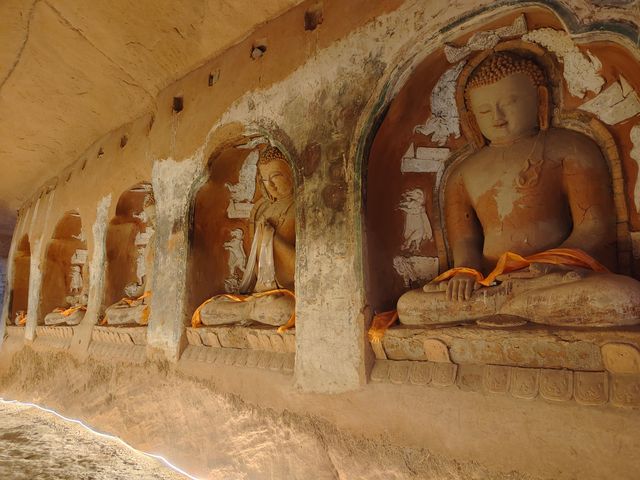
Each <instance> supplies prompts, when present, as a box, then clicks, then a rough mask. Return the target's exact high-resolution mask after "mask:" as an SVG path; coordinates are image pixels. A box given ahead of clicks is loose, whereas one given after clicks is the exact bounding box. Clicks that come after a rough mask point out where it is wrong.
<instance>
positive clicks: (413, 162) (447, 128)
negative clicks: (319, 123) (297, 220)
mask: <svg viewBox="0 0 640 480" xmlns="http://www.w3.org/2000/svg"><path fill="white" fill-rule="evenodd" d="M549 30H552V32H551V33H550V32H549ZM458 31H459V32H460V33H459V35H458V36H457V37H456V36H455V34H453V33H450V34H449V35H450V37H449V38H448V39H447V44H446V45H445V44H444V43H443V44H441V45H440V46H438V47H436V48H434V49H433V50H432V51H431V53H429V54H428V55H427V56H423V57H421V59H420V60H419V61H416V62H415V63H413V65H411V73H410V75H400V76H399V77H398V78H400V79H401V80H399V81H400V82H402V84H401V85H391V86H388V90H391V91H394V92H396V94H395V96H394V97H393V98H392V99H390V100H389V103H388V104H387V105H384V106H383V107H382V108H380V109H379V110H378V111H379V112H380V113H379V115H378V116H377V117H375V118H372V119H371V120H370V122H369V124H370V125H371V128H370V130H368V131H366V132H363V137H366V138H368V139H370V141H369V142H368V144H366V145H365V146H364V148H363V151H364V155H365V157H366V160H365V161H364V165H363V182H362V188H363V191H362V198H363V214H364V222H363V223H364V229H365V236H364V238H365V245H364V251H365V260H364V261H365V272H366V279H365V282H366V288H367V298H368V302H369V304H371V305H372V307H373V308H374V310H376V311H383V310H390V309H394V308H395V306H396V301H397V299H398V298H399V297H400V295H402V293H404V292H406V291H407V290H409V289H412V288H417V287H420V286H422V285H424V284H425V283H426V282H427V281H428V280H429V279H431V278H433V277H434V276H435V275H437V274H438V273H441V272H443V271H444V270H447V269H448V268H449V267H451V266H452V259H451V255H450V252H449V245H448V239H447V232H446V230H445V226H444V220H443V212H444V209H445V208H446V205H444V201H443V195H442V194H443V189H444V185H445V184H446V182H447V176H448V174H449V172H450V171H451V168H452V167H453V166H455V165H456V164H457V163H459V162H460V161H462V160H464V158H466V157H468V156H469V155H470V154H471V153H473V151H474V149H475V148H476V147H475V146H474V139H473V136H472V135H471V131H470V129H469V128H468V121H467V120H468V119H467V118H466V114H467V112H466V110H465V108H464V85H463V83H464V81H465V78H466V76H467V75H468V74H469V73H470V72H471V70H472V69H473V67H474V66H475V65H477V64H478V63H479V62H480V61H482V58H483V56H484V55H487V54H488V53H489V50H496V51H498V50H505V51H515V52H519V53H521V54H524V55H527V56H529V57H531V58H534V59H535V60H536V61H537V62H538V63H539V65H540V66H541V67H543V69H544V70H545V73H546V75H547V76H548V81H549V87H550V90H551V92H550V97H551V101H552V104H553V106H554V108H553V109H552V112H551V123H552V125H553V126H555V127H559V128H565V129H568V130H574V131H578V132H581V133H583V134H585V135H587V136H588V137H590V138H591V139H592V140H593V141H594V142H595V143H596V144H597V145H598V147H599V148H600V150H601V153H602V155H603V157H604V158H605V160H606V162H607V166H608V168H609V173H610V175H609V176H608V177H607V178H602V179H601V181H604V182H608V183H610V185H611V191H612V196H613V199H614V203H615V210H616V212H615V217H616V226H615V229H616V237H617V238H616V245H615V247H614V249H615V251H614V252H613V254H612V258H614V260H613V262H612V263H611V264H610V266H611V267H612V269H613V270H614V271H616V272H619V273H625V274H632V275H633V276H635V277H638V274H639V273H640V264H639V263H638V261H637V259H636V260H635V264H634V260H633V258H632V256H631V245H632V240H633V239H634V238H635V242H636V244H638V245H637V246H636V249H637V250H638V248H640V234H639V233H637V232H639V231H640V215H639V214H638V211H639V210H640V204H639V202H640V196H638V195H637V194H636V195H635V198H634V186H635V179H636V178H637V177H638V167H637V165H638V163H637V158H634V157H640V155H639V154H638V151H639V150H638V149H637V147H635V145H636V144H637V145H639V146H640V122H639V120H638V118H640V117H639V115H638V114H637V113H635V114H631V115H628V116H626V118H622V117H625V115H624V114H621V113H620V111H616V110H615V109H614V108H613V106H612V105H607V104H606V102H605V103H604V106H603V105H602V104H601V105H600V106H597V104H596V107H593V102H594V101H595V100H594V99H596V98H599V100H600V101H603V100H604V99H603V97H605V96H606V95H614V94H617V91H619V92H620V94H621V95H622V96H621V97H620V98H619V99H618V100H620V101H622V100H625V99H626V101H625V102H626V104H627V106H629V104H634V103H635V99H636V96H637V93H636V92H638V91H640V75H638V73H637V72H638V68H637V65H638V61H639V59H638V55H637V52H633V51H630V50H628V49H627V48H625V47H624V46H623V44H622V43H619V37H618V36H617V35H616V34H608V35H607V34H602V33H601V32H598V33H596V32H594V33H593V34H584V33H583V34H582V35H581V36H580V37H579V40H577V37H573V38H572V39H571V40H570V41H571V42H575V45H576V48H575V50H574V52H577V55H578V56H580V55H582V57H580V58H579V59H578V61H579V62H581V64H582V67H583V68H585V70H584V71H583V72H580V73H578V74H576V73H575V72H573V73H572V72H571V71H569V72H567V69H566V65H567V60H565V61H564V62H563V61H562V59H561V58H559V55H560V54H559V53H558V52H557V51H556V50H558V51H561V49H560V48H559V47H558V46H557V45H558V44H557V43H555V44H554V42H560V41H561V39H562V36H563V35H566V36H569V35H570V32H569V28H568V27H567V26H566V24H565V23H564V22H563V20H562V19H561V18H560V16H558V15H557V14H556V13H555V12H554V11H553V10H552V9H550V8H548V7H544V6H535V5H530V6H527V7H523V8H511V9H509V10H505V9H502V10H501V11H500V12H499V13H495V14H493V15H486V16H485V17H482V18H480V17H478V18H476V19H469V20H467V22H466V23H465V25H464V28H460V29H459V30H458ZM532 32H535V33H534V34H532ZM474 35H475V36H474ZM523 35H528V36H527V37H523ZM492 38H493V39H494V40H491V39H492ZM485 41H486V42H492V41H493V42H494V43H491V44H488V46H487V47H486V48H482V47H481V45H482V44H483V42H485ZM554 49H555V50H554ZM587 52H588V53H587ZM592 56H593V57H592ZM591 58H596V59H597V60H596V61H595V63H594V64H592V65H589V62H590V59H591ZM571 61H575V58H574V59H572V60H571ZM408 63H409V64H410V63H411V62H408ZM569 63H570V62H569ZM598 63H600V64H601V68H598ZM590 87H593V89H590ZM580 88H582V91H580ZM590 102H591V103H590ZM631 110H633V109H631ZM634 131H635V134H634ZM634 139H635V141H634ZM634 148H635V150H636V151H635V152H634ZM635 190H636V191H637V190H638V187H635ZM425 216H426V220H425ZM426 224H428V227H423V225H426ZM416 225H417V226H418V227H417V228H416ZM425 230H428V232H427V233H428V234H426V233H425ZM630 232H631V233H630ZM638 251H640V250H638Z"/></svg>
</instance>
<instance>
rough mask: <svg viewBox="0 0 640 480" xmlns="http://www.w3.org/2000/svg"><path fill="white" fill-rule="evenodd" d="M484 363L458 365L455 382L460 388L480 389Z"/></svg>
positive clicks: (466, 389) (475, 390)
mask: <svg viewBox="0 0 640 480" xmlns="http://www.w3.org/2000/svg"><path fill="white" fill-rule="evenodd" d="M485 368H486V367H485V366H484V365H459V366H458V380H457V384H458V387H460V390H463V391H469V392H479V391H481V390H482V383H483V382H482V380H483V376H484V369H485Z"/></svg>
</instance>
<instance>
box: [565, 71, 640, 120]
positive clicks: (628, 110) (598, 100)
mask: <svg viewBox="0 0 640 480" xmlns="http://www.w3.org/2000/svg"><path fill="white" fill-rule="evenodd" d="M578 108H580V110H585V111H587V112H590V113H593V114H595V115H596V116H597V117H598V118H599V119H600V120H602V121H603V122H605V123H607V124H609V125H615V124H616V123H620V122H624V121H625V120H628V119H629V118H631V117H633V116H635V115H637V114H638V113H640V97H638V93H637V92H636V91H635V90H634V89H633V87H631V85H629V82H627V80H626V79H625V78H624V77H623V76H620V79H619V80H618V81H617V82H615V83H614V84H613V85H610V86H609V87H607V88H606V89H605V90H604V91H603V92H602V93H601V94H600V95H598V96H597V97H595V98H593V99H591V100H589V101H588V102H585V103H583V104H582V105H581V106H580V107H578Z"/></svg>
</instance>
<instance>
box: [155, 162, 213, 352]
mask: <svg viewBox="0 0 640 480" xmlns="http://www.w3.org/2000/svg"><path fill="white" fill-rule="evenodd" d="M202 168H203V167H202V158H201V155H197V156H196V157H194V158H191V159H187V160H183V161H180V162H176V161H174V160H172V159H168V160H159V161H157V162H156V163H155V164H154V167H153V178H152V183H153V192H154V196H155V200H156V215H157V220H156V222H157V223H156V234H155V239H156V256H155V259H154V267H153V278H151V292H152V296H151V315H150V318H149V327H148V332H147V345H148V347H149V348H148V353H149V354H150V355H151V356H153V357H155V356H156V354H157V353H158V352H160V353H162V354H164V356H165V357H166V359H168V360H169V361H177V360H178V358H179V356H180V351H181V346H182V344H181V342H182V338H183V336H184V331H185V315H186V313H185V310H184V309H185V297H186V295H185V293H186V288H187V286H186V277H187V275H186V272H187V256H188V252H189V248H188V232H189V209H190V203H191V197H192V190H193V188H194V185H195V182H196V180H197V179H198V178H199V177H200V175H201V171H202Z"/></svg>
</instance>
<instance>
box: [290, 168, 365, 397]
mask: <svg viewBox="0 0 640 480" xmlns="http://www.w3.org/2000/svg"><path fill="white" fill-rule="evenodd" d="M323 160H325V159H323ZM326 160H327V161H328V163H331V159H326ZM344 161H345V159H344V158H342V159H340V160H337V161H334V163H336V164H338V165H337V166H338V167H339V168H334V167H336V165H334V166H332V167H330V168H334V172H335V171H336V170H339V171H344V165H343V164H342V163H341V162H344ZM318 177H321V175H315V176H313V177H311V178H306V179H305V180H304V182H303V186H302V187H301V188H299V191H298V192H297V202H299V204H298V207H297V238H296V258H297V263H296V367H295V378H296V383H297V385H298V386H299V387H300V388H301V389H302V390H304V391H309V392H318V393H340V392H345V391H350V390H356V389H358V388H360V387H361V386H362V385H363V384H364V383H365V357H366V352H365V342H364V338H365V332H364V318H363V314H362V310H363V306H364V296H363V294H362V280H361V273H360V272H361V269H360V267H359V263H360V262H359V260H358V258H359V257H358V255H357V249H358V247H357V245H358V242H357V236H356V233H355V232H357V231H358V229H357V228H356V226H357V224H356V215H355V210H356V209H355V205H356V201H355V199H354V194H353V191H352V190H353V189H352V188H349V187H348V182H347V181H346V180H345V179H344V177H341V178H335V177H336V175H334V178H325V179H322V178H318ZM338 177H340V175H338Z"/></svg>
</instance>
